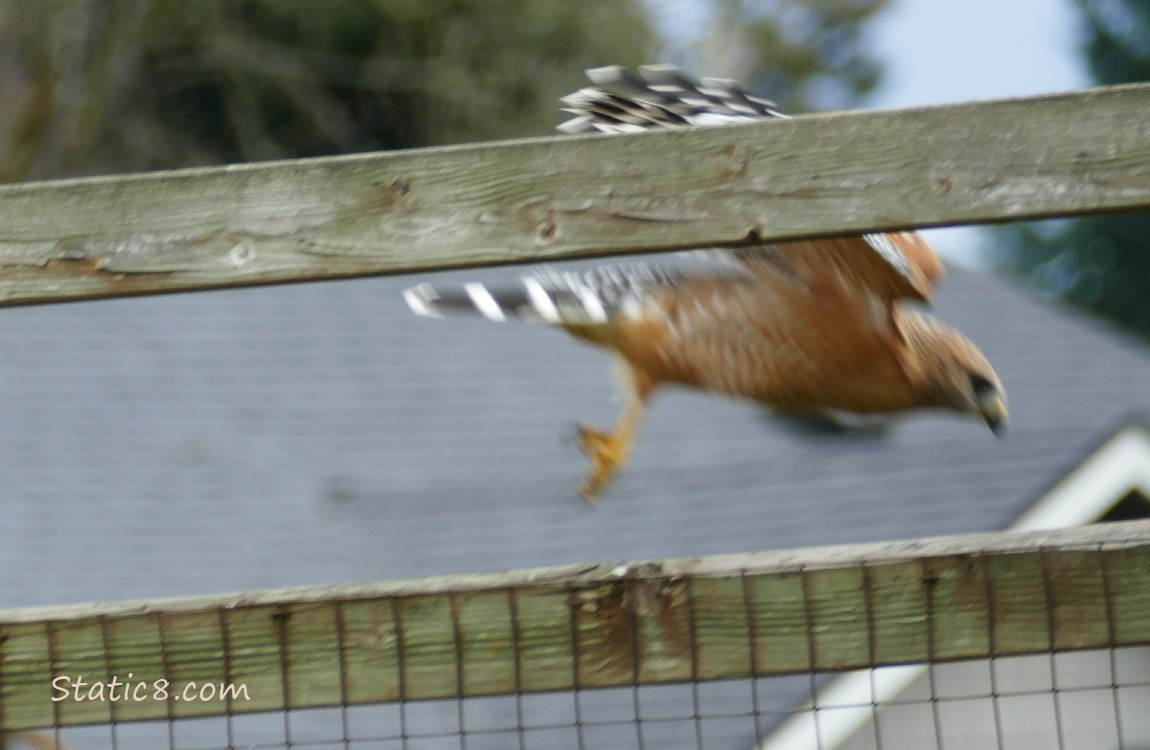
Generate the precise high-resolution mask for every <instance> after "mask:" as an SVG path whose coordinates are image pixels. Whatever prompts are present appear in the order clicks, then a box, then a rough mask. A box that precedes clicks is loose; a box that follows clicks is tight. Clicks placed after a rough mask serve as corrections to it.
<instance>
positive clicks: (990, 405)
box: [979, 391, 1010, 437]
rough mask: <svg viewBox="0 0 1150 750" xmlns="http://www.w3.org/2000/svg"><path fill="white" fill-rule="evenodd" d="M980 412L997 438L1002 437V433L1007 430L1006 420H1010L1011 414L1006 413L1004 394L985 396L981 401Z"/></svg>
mask: <svg viewBox="0 0 1150 750" xmlns="http://www.w3.org/2000/svg"><path fill="white" fill-rule="evenodd" d="M979 411H980V412H981V414H982V418H983V419H984V420H985V421H986V426H987V427H989V428H990V431H991V432H993V433H994V434H995V435H996V436H997V437H1002V432H1003V430H1005V429H1006V420H1008V419H1009V418H1010V414H1009V413H1008V412H1007V411H1006V399H1004V398H1003V396H1002V394H1001V393H998V392H997V391H989V392H987V393H986V394H984V395H983V396H982V397H981V398H980V399H979Z"/></svg>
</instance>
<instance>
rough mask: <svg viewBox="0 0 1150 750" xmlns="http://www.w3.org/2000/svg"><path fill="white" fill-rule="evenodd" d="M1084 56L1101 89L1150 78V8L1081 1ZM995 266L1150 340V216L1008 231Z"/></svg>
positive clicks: (1114, 0)
mask: <svg viewBox="0 0 1150 750" xmlns="http://www.w3.org/2000/svg"><path fill="white" fill-rule="evenodd" d="M1075 4H1076V5H1077V6H1078V8H1079V10H1080V12H1081V14H1082V24H1083V32H1084V36H1083V39H1084V44H1083V52H1084V54H1085V56H1086V60H1087V64H1088V66H1089V70H1090V72H1091V75H1092V76H1093V77H1094V79H1095V80H1096V81H1098V82H1099V83H1130V82H1134V81H1146V80H1150V3H1147V2H1144V0H1075ZM994 242H995V247H994V254H995V261H996V263H997V264H998V265H999V266H1000V267H1002V268H1003V269H1006V270H1008V271H1011V272H1013V273H1016V274H1018V275H1020V276H1022V277H1023V278H1024V279H1026V280H1028V281H1030V282H1032V283H1034V284H1036V285H1038V286H1039V287H1040V288H1042V289H1043V290H1045V291H1047V292H1049V293H1050V294H1053V295H1057V296H1060V297H1063V298H1065V299H1067V300H1070V301H1071V302H1073V303H1075V304H1078V305H1081V306H1083V307H1085V308H1087V309H1089V310H1092V311H1093V312H1096V313H1098V314H1100V315H1103V316H1105V317H1107V318H1109V319H1111V320H1114V321H1116V322H1118V323H1120V324H1122V325H1124V326H1126V327H1129V328H1131V329H1133V330H1134V331H1136V332H1138V333H1140V334H1141V335H1143V336H1147V337H1150V252H1147V251H1148V250H1150V214H1148V213H1132V214H1122V215H1110V216H1093V217H1087V218H1081V219H1060V220H1055V221H1046V222H1031V223H1025V224H1017V225H1011V226H1007V227H1003V228H1001V229H999V230H998V231H996V232H995V235H994Z"/></svg>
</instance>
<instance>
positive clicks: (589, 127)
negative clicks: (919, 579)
mask: <svg viewBox="0 0 1150 750" xmlns="http://www.w3.org/2000/svg"><path fill="white" fill-rule="evenodd" d="M587 77H588V78H590V79H591V82H592V83H594V84H596V88H585V89H580V90H579V91H576V92H575V93H573V94H569V95H567V96H565V97H563V99H562V100H561V101H562V102H563V111H564V112H570V113H571V114H573V115H575V117H574V118H573V119H571V120H568V121H567V122H564V123H562V124H561V125H559V130H561V131H563V132H565V133H588V132H593V131H600V132H604V133H637V132H640V131H643V130H651V129H653V128H675V127H683V126H686V125H726V124H730V123H737V122H750V121H752V120H761V119H764V118H771V117H786V115H784V114H783V113H782V112H779V111H778V110H777V109H775V103H774V102H772V101H769V100H767V99H762V98H759V97H757V96H752V95H751V94H749V93H747V91H746V90H745V89H743V87H742V86H740V85H739V84H738V83H737V82H735V81H729V80H726V79H723V78H704V79H702V80H699V79H697V78H694V77H692V76H690V75H687V74H686V73H684V72H683V71H681V70H679V69H678V68H676V67H674V66H672V65H644V66H642V67H640V68H639V73H638V75H636V74H634V73H632V72H630V71H629V70H627V69H626V68H623V67H621V66H618V65H611V66H608V67H605V68H592V69H591V70H588V71H587Z"/></svg>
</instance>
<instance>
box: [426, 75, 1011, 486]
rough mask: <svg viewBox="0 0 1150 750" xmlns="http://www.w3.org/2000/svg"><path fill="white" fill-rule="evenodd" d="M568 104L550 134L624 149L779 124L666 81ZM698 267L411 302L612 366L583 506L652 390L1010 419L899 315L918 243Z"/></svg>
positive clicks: (452, 293) (934, 339)
mask: <svg viewBox="0 0 1150 750" xmlns="http://www.w3.org/2000/svg"><path fill="white" fill-rule="evenodd" d="M587 75H588V77H589V78H590V79H591V81H592V83H594V84H596V85H595V87H594V88H585V89H582V90H580V91H577V92H575V93H574V94H571V95H570V96H567V97H565V98H564V99H563V100H562V101H563V104H564V105H565V111H567V112H571V113H573V114H574V115H575V117H574V118H573V119H571V120H569V121H567V122H565V123H563V124H562V125H560V126H559V127H560V130H563V131H565V132H569V133H582V132H591V131H600V132H605V133H630V132H638V131H643V130H650V129H656V128H675V127H682V126H689V125H721V124H724V123H734V122H745V121H748V120H757V119H766V118H778V117H784V115H782V114H780V113H779V112H777V111H776V110H775V109H774V104H773V103H771V102H769V101H767V100H765V99H760V98H758V97H755V96H751V95H750V94H748V93H747V92H746V91H744V90H743V89H742V88H741V87H740V86H739V85H738V84H737V83H735V82H733V81H727V80H719V79H703V80H701V81H697V80H695V79H693V78H690V77H688V76H687V75H685V74H683V73H682V72H680V71H679V70H678V69H676V68H673V67H669V66H645V67H643V68H640V74H639V75H635V74H633V73H629V72H628V71H625V70H624V69H622V68H619V67H617V66H612V67H608V68H597V69H593V70H590V71H588V72H587ZM707 254H708V256H709V257H710V259H711V261H713V262H711V263H709V264H707V265H705V266H701V267H699V266H695V267H692V266H687V265H683V264H678V265H671V264H663V265H656V264H645V263H633V264H625V265H608V266H603V267H599V268H596V269H593V270H590V271H568V270H556V269H540V270H538V271H535V272H534V273H531V274H529V275H527V276H524V277H522V278H521V279H520V280H519V283H518V285H516V286H514V287H512V288H505V289H490V288H488V287H486V286H484V285H482V284H463V285H462V286H460V287H451V288H448V287H440V286H432V285H429V284H421V285H419V286H416V287H413V288H411V289H408V290H407V291H405V292H404V298H405V300H406V301H407V304H408V305H409V306H410V307H411V309H412V310H413V311H414V312H415V313H417V314H420V315H429V316H442V315H444V314H448V313H472V314H479V315H482V316H484V317H486V318H489V319H491V320H498V321H502V320H508V319H512V318H521V319H527V320H532V321H536V322H539V323H544V324H547V325H551V326H555V327H558V328H561V329H563V330H565V331H567V332H568V333H569V334H571V335H573V336H575V337H576V338H579V339H582V340H583V341H586V342H589V343H591V344H594V345H596V346H599V347H602V348H604V349H607V350H608V351H610V352H612V353H613V354H614V355H615V357H616V359H617V360H618V362H619V364H620V368H619V369H620V371H621V373H622V377H621V378H620V380H621V382H622V386H623V389H624V391H625V394H626V405H625V406H624V408H623V411H622V414H621V415H620V417H619V419H618V421H617V422H616V424H615V426H614V428H613V429H611V430H610V431H604V430H598V429H595V428H594V427H591V426H590V425H586V424H584V425H582V426H581V427H580V429H579V443H580V447H581V449H582V451H583V453H584V454H586V456H587V457H588V459H589V467H588V469H587V475H586V480H585V481H584V482H583V484H582V485H581V486H580V487H579V492H580V494H581V495H582V497H583V498H584V499H585V500H586V501H588V502H594V501H595V500H596V499H597V498H598V496H599V493H600V491H601V490H602V489H603V488H604V487H605V486H606V485H607V484H608V482H609V481H610V480H611V478H612V476H613V475H614V474H615V472H616V471H617V470H618V469H619V468H620V467H622V466H623V465H624V464H625V463H626V462H627V459H628V457H629V455H630V452H631V446H632V443H633V441H634V438H635V433H636V430H637V429H638V427H639V424H640V422H641V420H642V417H643V413H644V409H645V405H646V402H647V400H648V398H649V397H650V395H651V393H652V392H653V391H654V390H655V388H656V387H658V386H660V385H663V384H675V385H680V386H687V387H690V388H696V389H700V390H703V391H709V392H714V393H720V394H726V395H728V396H735V397H739V398H745V399H750V400H751V401H754V402H757V403H759V404H762V405H764V406H766V407H768V408H770V409H772V410H774V411H776V412H780V413H787V414H795V415H827V414H833V413H836V412H851V413H855V414H859V415H870V414H884V413H887V414H889V413H899V412H906V411H910V410H915V409H931V408H934V409H944V410H948V411H951V412H955V413H958V414H961V415H970V416H974V417H977V418H979V419H981V420H983V421H985V422H986V424H987V425H989V426H990V428H991V429H992V430H994V431H995V432H996V433H997V432H998V431H999V428H1000V427H1001V425H1002V424H1003V423H1004V422H1005V420H1006V418H1007V411H1006V395H1005V393H1004V391H1003V387H1002V383H1001V382H1000V381H999V379H998V376H997V375H996V374H995V372H994V368H993V367H991V366H990V363H989V362H988V361H987V359H986V357H985V356H983V354H982V352H981V351H979V349H978V348H977V347H976V346H975V345H974V344H973V343H971V342H970V341H969V340H968V339H967V338H966V337H965V336H963V335H962V334H961V333H959V332H958V331H956V330H954V329H953V328H951V327H950V326H948V325H946V324H945V323H942V322H941V321H939V320H937V319H935V318H933V317H931V316H929V315H926V314H924V313H922V312H919V311H918V310H916V309H914V308H913V307H911V306H910V305H908V302H909V303H916V302H917V303H930V302H931V301H932V284H933V283H934V282H937V281H939V280H940V279H941V278H942V276H943V274H944V270H943V266H942V263H941V262H940V261H939V259H938V257H937V256H936V255H935V254H934V252H933V251H932V250H931V248H930V247H929V246H928V245H927V244H926V242H925V241H924V240H923V238H922V237H921V236H920V235H919V234H918V233H917V232H891V233H885V234H862V235H850V236H842V237H829V238H822V239H813V240H798V241H793V242H777V243H770V244H762V245H760V246H757V247H752V248H746V249H740V250H733V251H731V250H719V249H716V250H710V251H707Z"/></svg>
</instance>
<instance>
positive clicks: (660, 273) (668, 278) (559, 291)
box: [403, 263, 746, 326]
mask: <svg viewBox="0 0 1150 750" xmlns="http://www.w3.org/2000/svg"><path fill="white" fill-rule="evenodd" d="M716 274H718V275H723V276H733V277H745V276H746V274H745V272H744V271H742V270H741V269H738V268H732V267H727V268H715V269H712V270H711V275H716ZM696 276H697V269H695V270H694V271H692V269H690V268H687V267H683V268H677V267H674V266H656V265H647V264H642V263H636V264H633V265H614V266H611V265H608V266H600V267H598V268H594V269H591V270H588V271H558V270H554V269H546V268H544V269H540V270H539V271H537V272H536V273H534V274H532V275H529V276H523V277H521V278H520V279H519V281H518V284H510V285H507V286H505V287H501V288H500V287H488V286H487V285H485V284H480V283H471V284H459V285H433V284H420V285H419V286H414V287H411V288H410V289H408V290H407V291H405V292H404V293H403V298H404V300H406V301H407V305H408V307H410V308H411V309H412V311H413V312H415V313H416V314H417V315H426V316H431V317H443V316H445V315H459V314H463V315H481V316H483V317H485V318H487V319H488V320H497V321H504V320H511V319H522V320H530V321H534V322H538V323H547V324H550V325H561V326H573V325H598V324H602V323H606V322H607V321H608V320H610V319H611V318H613V317H615V316H617V315H625V316H626V315H633V314H636V313H637V312H638V311H639V310H640V309H641V308H642V307H643V306H644V305H645V304H647V301H648V300H649V295H650V294H651V292H652V291H655V290H658V289H669V288H673V287H675V286H676V285H678V284H679V283H681V282H682V281H683V280H684V279H689V278H694V277H696Z"/></svg>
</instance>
